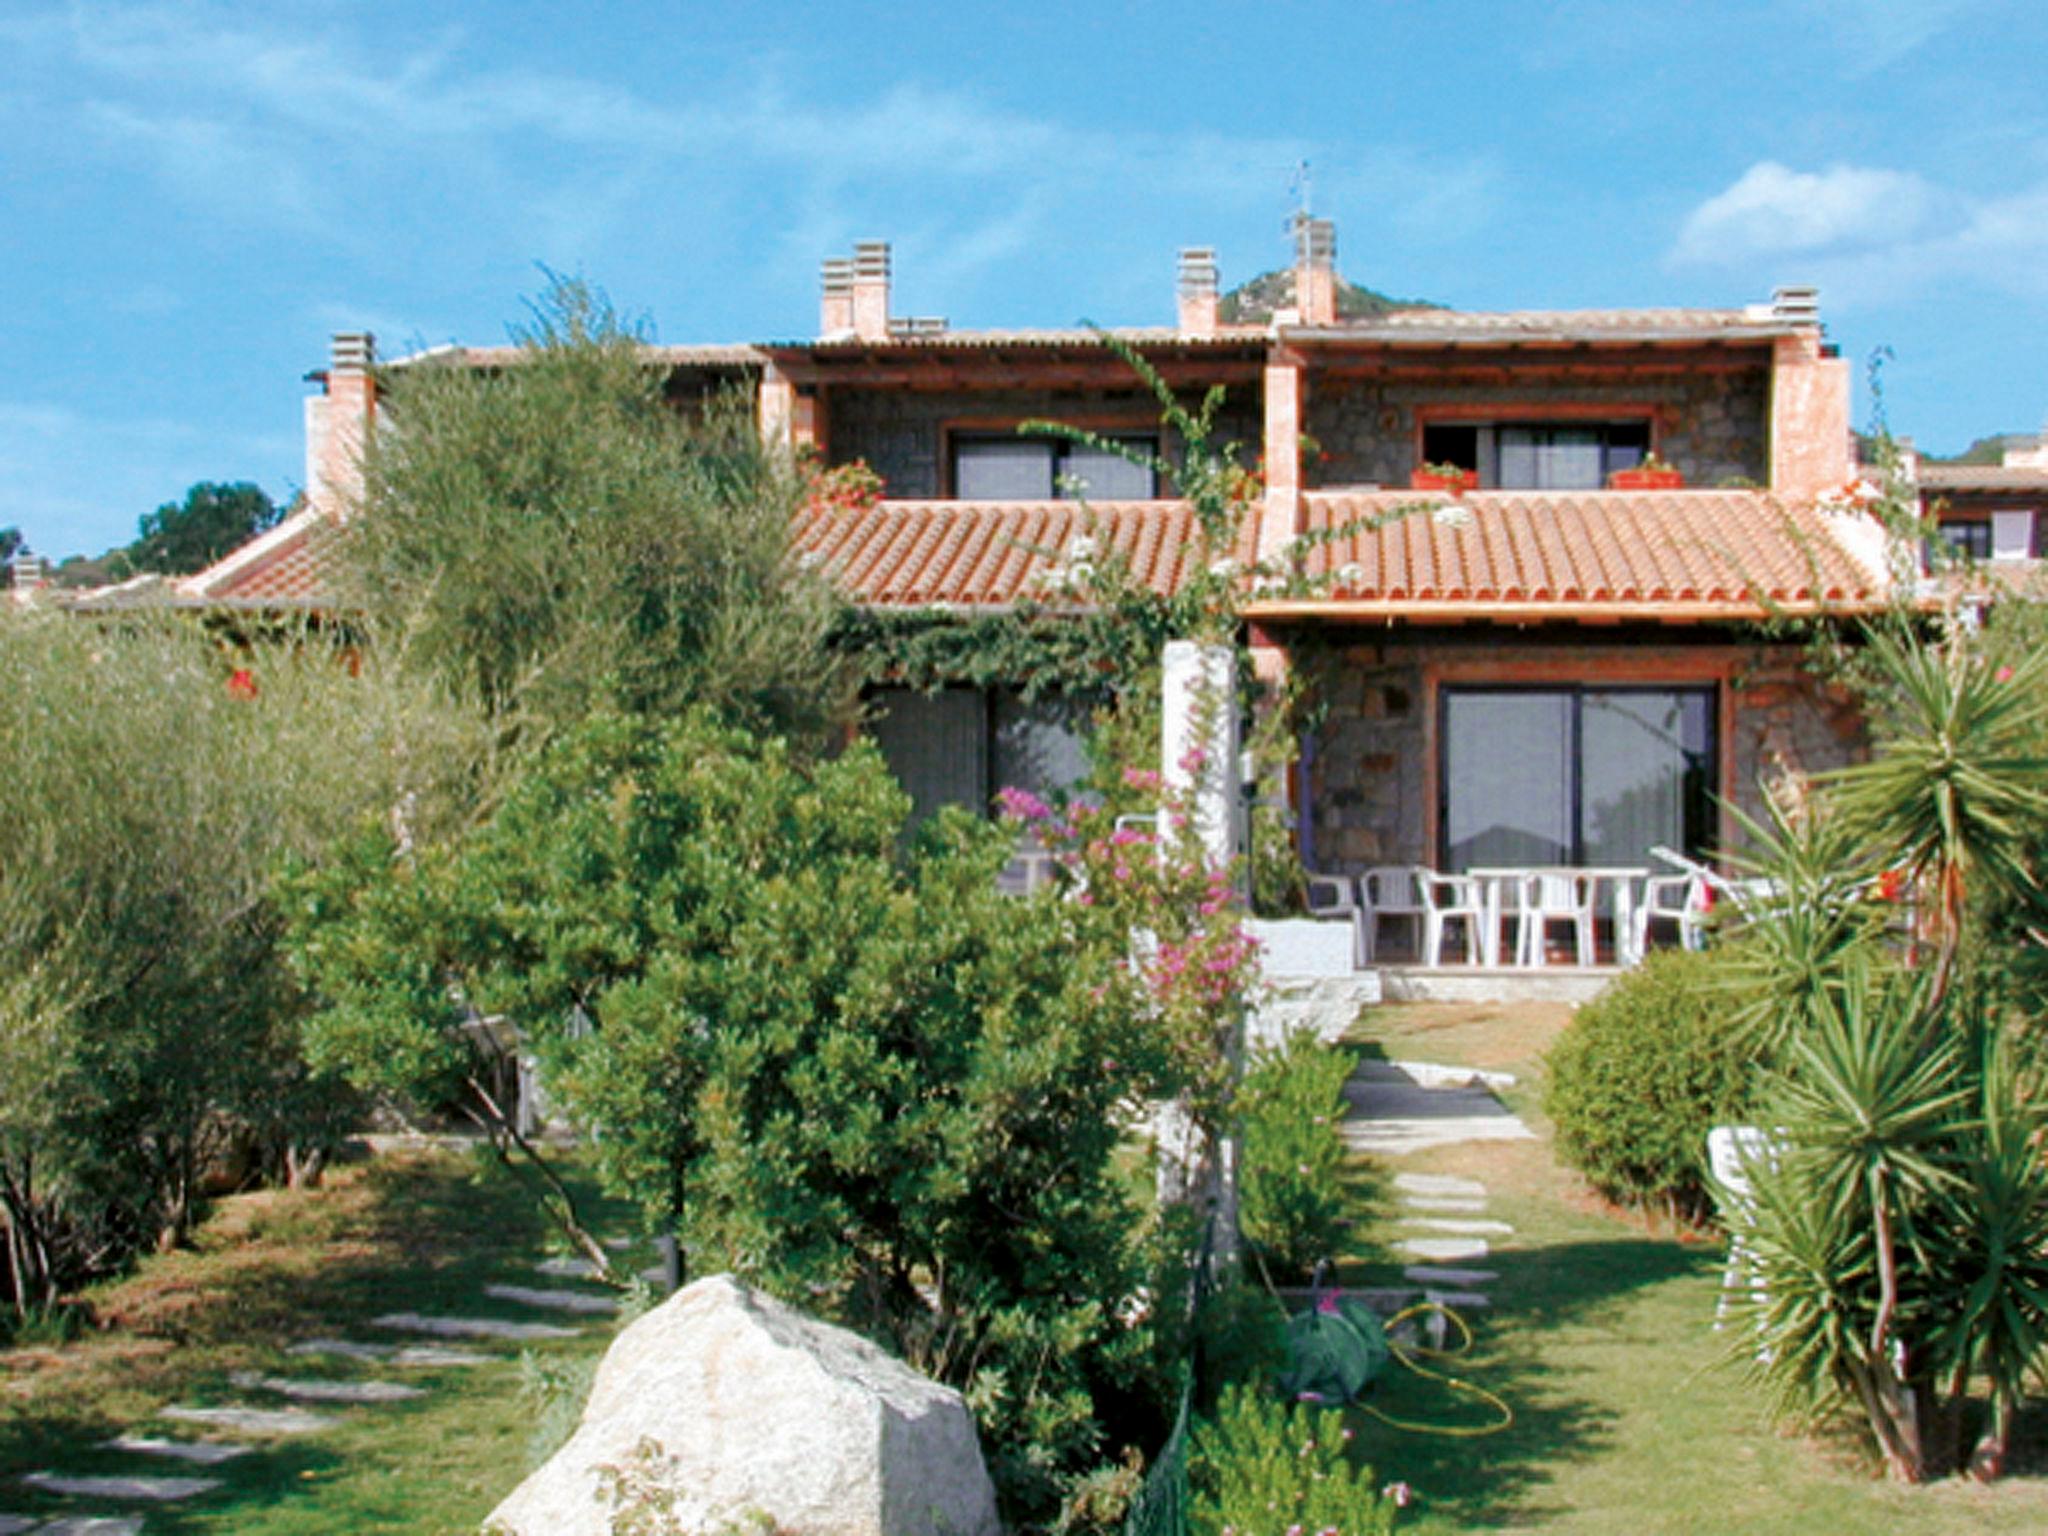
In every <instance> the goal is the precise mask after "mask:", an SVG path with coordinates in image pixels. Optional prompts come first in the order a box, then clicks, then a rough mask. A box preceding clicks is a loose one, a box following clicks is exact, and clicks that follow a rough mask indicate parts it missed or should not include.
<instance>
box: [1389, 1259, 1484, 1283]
mask: <svg viewBox="0 0 2048 1536" xmlns="http://www.w3.org/2000/svg"><path fill="white" fill-rule="evenodd" d="M1401 1273H1402V1274H1404V1275H1406V1276H1407V1277H1408V1278H1409V1279H1410V1280H1419V1281H1421V1282H1422V1283H1423V1284H1424V1285H1468V1286H1469V1285H1485V1284H1486V1283H1487V1282H1488V1281H1489V1280H1498V1279H1499V1278H1500V1271H1498V1270H1493V1269H1442V1268H1439V1267H1438V1266H1437V1265H1434V1264H1410V1265H1409V1266H1408V1267H1407V1268H1406V1269H1404V1270H1402V1271H1401Z"/></svg>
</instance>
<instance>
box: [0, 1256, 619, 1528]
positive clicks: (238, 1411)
mask: <svg viewBox="0 0 2048 1536" xmlns="http://www.w3.org/2000/svg"><path fill="white" fill-rule="evenodd" d="M607 1246H608V1247H611V1248H613V1249H615V1250H622V1249H625V1248H627V1247H630V1246H631V1243H630V1241H629V1240H624V1239H621V1240H618V1241H616V1242H612V1243H608V1244H607ZM535 1268H536V1269H537V1271H538V1272H539V1273H540V1274H541V1275H543V1276H546V1277H547V1278H550V1279H564V1280H568V1279H575V1280H587V1279H594V1278H596V1275H597V1267H596V1266H595V1265H594V1264H592V1263H591V1262H590V1261H589V1260H588V1259H581V1258H556V1259H548V1260H545V1261H543V1262H541V1263H540V1264H538V1265H536V1266H535ZM650 1273H651V1274H652V1275H654V1276H656V1277H658V1276H659V1274H660V1270H659V1269H658V1268H657V1269H655V1270H653V1271H650ZM484 1294H485V1295H487V1296H489V1297H491V1298H493V1299H495V1300H498V1301H509V1302H516V1303H518V1304H519V1305H521V1306H528V1307H536V1308H545V1309H549V1310H553V1311H560V1312H570V1313H575V1314H578V1315H580V1316H595V1315H600V1314H614V1313H616V1312H617V1311H618V1310H619V1303H618V1301H617V1300H616V1299H615V1298H613V1297H611V1296H602V1295H593V1294H591V1293H589V1292H586V1291H572V1290H564V1289H555V1288H536V1287H530V1286H519V1285H487V1286H485V1287H484ZM371 1322H372V1325H373V1326H375V1327H378V1328H390V1329H394V1330H397V1331H400V1332H405V1333H423V1334H428V1335H431V1336H433V1337H436V1338H456V1339H484V1340H502V1341H505V1342H508V1343H527V1342H531V1341H533V1340H539V1339H571V1338H575V1337H577V1330H576V1329H574V1328H571V1327H564V1326H561V1325H559V1324H555V1323H539V1322H532V1323H528V1322H514V1321H510V1320H508V1319H504V1318H494V1317H430V1316H427V1315H425V1314H423V1313H419V1312H387V1313H385V1314H384V1315H383V1316H381V1317H377V1318H373V1319H372V1320H371ZM288 1353H290V1354H292V1355H295V1356H298V1357H301V1358H305V1357H309V1356H318V1357H327V1358H332V1359H340V1360H351V1361H356V1362H358V1363H361V1364H365V1365H372V1366H399V1367H402V1366H419V1367H430V1368H431V1367H445V1366H475V1365H485V1364H490V1363H493V1362H496V1361H499V1360H501V1359H502V1358H503V1357H501V1356H497V1355H490V1354H484V1353H481V1352H479V1351H477V1350H472V1349H459V1348H454V1347H451V1346H449V1345H446V1344H394V1343H382V1342H378V1343H371V1342H368V1341H364V1340H357V1339H344V1338H314V1339H304V1340H301V1341H300V1342H299V1343H296V1344H294V1345H292V1346H291V1347H290V1349H289V1350H288ZM228 1379H229V1381H230V1382H232V1383H233V1384H234V1385H235V1386H237V1387H239V1388H241V1389H242V1390H243V1391H245V1392H270V1393H275V1394H277V1395H278V1396H280V1397H284V1398H288V1399H290V1400H292V1402H293V1403H294V1404H297V1403H320V1404H335V1405H355V1404H382V1403H395V1402H404V1401H408V1400H411V1399H414V1398H420V1397H425V1396H426V1395H427V1391H426V1389H425V1388H423V1387H416V1386H409V1385H406V1384H404V1383H401V1382H396V1381H383V1380H375V1379H372V1380H364V1381H344V1380H332V1379H326V1378H319V1377H296V1376H280V1375H270V1374H265V1373H263V1372H260V1371H235V1372H232V1373H231V1374H230V1375H229V1378H228ZM158 1416H159V1417H161V1418H165V1419H170V1420H173V1421H175V1422H178V1423H183V1424H191V1425H195V1426H199V1427H201V1428H205V1429H223V1430H235V1431H240V1432H242V1433H245V1434H248V1435H254V1436H289V1435H310V1434H317V1433H319V1432H320V1431H322V1430H326V1429H331V1428H333V1427H334V1426H336V1425H337V1424H339V1423H340V1422H341V1421H340V1420H339V1419H337V1418H335V1417H333V1416H331V1415H329V1414H324V1413H315V1412H312V1411H311V1410H309V1409H307V1408H302V1407H298V1406H292V1407H285V1408H263V1407H257V1406H255V1405H253V1404H247V1403H221V1404H212V1405H200V1404H192V1403H178V1404H172V1405H170V1406H168V1407H165V1408H161V1409H159V1410H158ZM101 1448H102V1449H104V1450H108V1451H115V1452H119V1453H121V1454H123V1455H129V1456H135V1457H150V1458H156V1459H158V1460H159V1461H172V1462H185V1463H187V1464H189V1465H192V1466H195V1467H200V1466H205V1467H212V1466H218V1465H220V1464H222V1463H224V1462H229V1461H233V1460H236V1459H237V1458H239V1457H243V1456H247V1455H249V1454H250V1453H251V1452H252V1451H255V1450H256V1449H257V1447H255V1446H251V1445H242V1444H238V1443H234V1442H230V1441H210V1440H178V1439H167V1438H163V1437H161V1436H153V1435H145V1434H139V1433H138V1434H124V1435H120V1436H117V1437H116V1438H114V1439H112V1440H107V1441H104V1442H102V1446H101ZM19 1481H20V1482H21V1483H22V1484H24V1485H25V1486H28V1487H31V1488H36V1489H39V1490H41V1491H43V1492H45V1493H54V1494H59V1495H63V1496H66V1497H72V1498H81V1499H104V1500H112V1501H125V1502H150V1503H175V1502H178V1501H180V1500H184V1499H191V1498H197V1497H199V1496H200V1495H202V1494H207V1493H211V1492H213V1491H215V1490H216V1489H218V1488H220V1487H222V1486H223V1483H222V1480H221V1479H220V1478H217V1477H201V1476H196V1475H189V1474H188V1475H180V1476H168V1475H152V1474H135V1475H121V1476H116V1475H104V1476H102V1475H94V1476H74V1475H71V1474H68V1473H63V1472H56V1471H42V1472H30V1473H26V1474H24V1475H22V1476H21V1478H20V1479H19ZM142 1529H143V1522H142V1518H141V1517H140V1516H139V1515H77V1516H61V1517H58V1518H55V1519H52V1518H48V1517H41V1516H33V1515H14V1514H7V1513H0V1536H16V1533H21V1536H28V1533H33V1536H140V1533H141V1532H142Z"/></svg>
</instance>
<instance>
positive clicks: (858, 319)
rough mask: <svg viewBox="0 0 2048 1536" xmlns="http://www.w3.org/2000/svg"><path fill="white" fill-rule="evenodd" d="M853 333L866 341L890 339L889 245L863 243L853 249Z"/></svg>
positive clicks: (874, 242) (880, 242) (872, 242)
mask: <svg viewBox="0 0 2048 1536" xmlns="http://www.w3.org/2000/svg"><path fill="white" fill-rule="evenodd" d="M853 333H854V334H855V335H856V336H858V337H859V338H860V339H861V340H862V341H887V340H888V339H889V242H888V241H886V240H862V241H860V242H859V243H857V244H856V245H855V246H854V248H853Z"/></svg>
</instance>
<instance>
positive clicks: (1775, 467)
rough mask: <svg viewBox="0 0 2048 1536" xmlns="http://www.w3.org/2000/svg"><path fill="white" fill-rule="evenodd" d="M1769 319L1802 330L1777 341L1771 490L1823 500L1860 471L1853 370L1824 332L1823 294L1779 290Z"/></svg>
mask: <svg viewBox="0 0 2048 1536" xmlns="http://www.w3.org/2000/svg"><path fill="white" fill-rule="evenodd" d="M1771 319H1772V320H1774V321H1776V322H1777V323H1779V324H1781V325H1789V326H1793V327H1796V329H1795V330H1793V331H1792V332H1791V333H1790V334H1788V335H1783V336H1779V337H1778V338H1777V339H1776V340H1775V341H1773V342H1772V343H1771V489H1772V490H1774V491H1776V492H1777V493H1778V494H1779V495H1780V496H1784V497H1788V498H1796V499H1804V498H1807V497H1812V496H1819V495H1822V494H1824V493H1826V492H1828V491H1830V490H1833V489H1835V488H1836V487H1838V486H1840V485H1841V484H1842V483H1843V482H1844V481H1845V480H1847V479H1848V478H1849V476H1850V474H1851V473H1852V472H1853V471H1854V469H1855V459H1854V456H1853V454H1852V451H1851V445H1852V444H1853V443H1854V441H1855V436H1854V434H1853V433H1852V432H1851V431H1850V430H1849V365H1848V364H1847V363H1846V362H1844V361H1843V360H1842V358H1841V357H1840V356H1839V355H1838V354H1837V352H1836V349H1835V348H1834V347H1832V346H1830V345H1829V344H1828V340H1827V333H1826V332H1825V331H1823V330H1822V329H1821V319H1820V290H1819V289H1818V288H1814V287H1811V286H1809V285H1804V284H1802V285H1800V286H1797V287H1790V288H1780V289H1778V290H1777V291H1776V292H1774V293H1773V294H1772V295H1771Z"/></svg>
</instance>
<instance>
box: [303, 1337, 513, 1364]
mask: <svg viewBox="0 0 2048 1536" xmlns="http://www.w3.org/2000/svg"><path fill="white" fill-rule="evenodd" d="M285 1353H286V1354H290V1355H300V1356H304V1355H333V1356H336V1357H338V1358H340V1359H343V1360H368V1361H372V1362H377V1363H388V1364H391V1365H424V1366H444V1365H484V1364H487V1363H488V1362H489V1361H490V1360H491V1358H492V1357H491V1356H489V1355H480V1354H478V1353H477V1352H476V1351H475V1350H473V1349H450V1348H448V1347H447V1346H446V1345H443V1344H404V1345H400V1344H360V1343H357V1342H356V1341H355V1340H354V1339H307V1340H305V1341H304V1342H303V1343H299V1344H294V1345H293V1346H292V1347H291V1348H290V1349H288V1350H286V1351H285Z"/></svg>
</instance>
